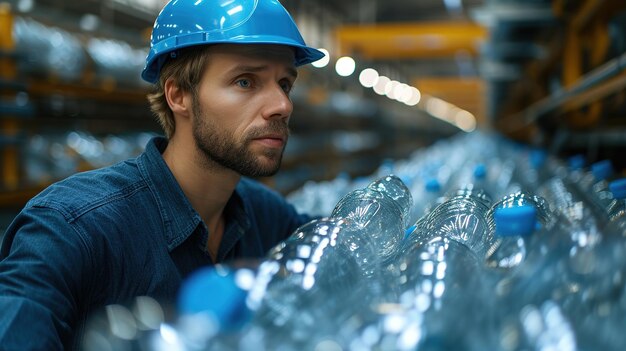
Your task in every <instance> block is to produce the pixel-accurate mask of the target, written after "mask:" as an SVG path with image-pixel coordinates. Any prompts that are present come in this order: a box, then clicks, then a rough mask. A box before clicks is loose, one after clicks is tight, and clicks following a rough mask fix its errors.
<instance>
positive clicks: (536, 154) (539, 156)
mask: <svg viewBox="0 0 626 351" xmlns="http://www.w3.org/2000/svg"><path fill="white" fill-rule="evenodd" d="M546 158H548V153H547V152H546V150H543V149H533V150H532V151H531V153H530V165H531V166H532V167H533V168H535V169H539V168H541V167H542V166H543V164H544V163H545V162H546Z"/></svg>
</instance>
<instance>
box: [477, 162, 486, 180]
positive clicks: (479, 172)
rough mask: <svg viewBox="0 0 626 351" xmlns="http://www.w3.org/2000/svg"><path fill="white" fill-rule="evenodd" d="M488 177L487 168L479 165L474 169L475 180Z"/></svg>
mask: <svg viewBox="0 0 626 351" xmlns="http://www.w3.org/2000/svg"><path fill="white" fill-rule="evenodd" d="M486 175H487V166H485V165H484V164H482V163H479V164H477V165H476V167H474V178H478V179H482V178H485V176H486Z"/></svg>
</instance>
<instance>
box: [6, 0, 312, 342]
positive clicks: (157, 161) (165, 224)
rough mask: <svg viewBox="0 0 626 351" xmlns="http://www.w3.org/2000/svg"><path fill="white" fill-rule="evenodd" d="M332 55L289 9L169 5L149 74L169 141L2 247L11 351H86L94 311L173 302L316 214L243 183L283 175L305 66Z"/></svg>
mask: <svg viewBox="0 0 626 351" xmlns="http://www.w3.org/2000/svg"><path fill="white" fill-rule="evenodd" d="M322 56H323V54H322V53H320V52H319V51H317V50H315V49H312V48H309V47H307V46H306V45H305V44H304V41H303V40H302V37H301V36H300V33H299V32H298V29H297V28H296V26H295V24H294V23H293V20H292V19H291V17H290V15H289V14H288V13H287V11H286V10H285V9H284V8H283V7H282V6H281V5H280V3H279V2H278V1H277V0H257V1H244V0H230V1H217V0H212V1H204V2H202V1H196V0H176V1H172V2H171V3H169V4H167V5H166V6H165V7H164V9H163V10H162V12H161V13H160V14H159V16H158V18H157V19H156V22H155V26H154V29H153V33H152V40H151V50H150V53H149V55H148V57H147V62H146V67H145V69H144V71H143V72H142V77H143V78H144V79H145V80H147V81H148V82H151V83H155V85H156V87H155V93H153V94H151V95H150V96H149V99H150V102H151V104H152V109H153V111H154V112H155V114H156V115H157V116H158V118H159V121H160V123H161V124H162V126H163V128H164V131H165V135H166V137H167V139H165V138H155V139H153V140H152V141H150V143H149V144H148V145H147V147H146V150H145V152H144V153H143V154H142V155H140V156H139V157H138V158H136V159H131V160H128V161H126V162H122V163H120V164H117V165H113V166H111V167H108V168H104V169H100V170H96V171H92V172H86V173H82V174H77V175H74V176H72V177H70V178H68V179H66V180H63V181H61V182H59V183H56V184H54V185H52V186H50V187H49V188H47V189H46V190H44V191H43V192H42V193H41V194H39V195H37V196H36V197H35V198H33V199H32V200H31V201H29V202H28V204H27V205H26V206H25V208H24V209H23V210H22V212H20V214H19V215H18V216H17V217H16V218H15V220H14V221H13V223H12V224H11V225H10V227H9V228H8V230H7V232H6V236H5V240H4V242H3V245H2V249H1V251H0V259H1V261H0V311H2V313H0V349H20V350H27V349H37V350H54V349H60V348H75V347H77V346H79V342H80V339H81V333H82V330H83V328H84V323H85V321H86V320H87V318H88V317H89V314H90V313H91V312H93V311H94V310H96V309H98V308H100V307H102V306H105V305H108V304H112V303H125V302H129V301H130V300H131V299H132V298H133V297H135V296H140V295H147V296H152V297H154V298H156V299H158V300H160V301H172V300H173V299H174V298H175V296H176V294H177V290H178V287H179V285H180V283H181V281H182V280H183V279H184V278H185V277H186V276H187V275H188V274H189V273H190V272H192V271H194V270H195V269H197V268H199V267H201V266H206V265H210V264H212V263H215V262H221V261H226V260H232V259H236V258H243V257H262V256H263V255H264V254H265V253H266V252H267V251H268V250H269V249H270V248H271V247H273V246H274V245H275V244H277V243H278V242H279V241H281V240H282V239H285V238H286V237H287V236H288V235H289V234H290V233H292V232H293V231H294V230H295V229H296V228H297V227H298V226H300V225H301V224H303V223H305V222H306V221H308V220H309V218H307V217H305V216H301V215H298V214H297V213H296V211H295V210H294V209H293V207H291V206H290V205H288V204H287V203H286V202H285V201H284V199H282V198H281V197H280V196H279V195H278V194H276V193H275V192H273V191H270V190H269V189H267V188H265V187H263V186H262V185H260V184H259V183H257V182H254V181H252V180H250V179H247V178H242V176H244V177H245V176H248V177H257V176H269V175H272V174H274V173H275V172H276V171H277V170H278V168H279V166H280V162H281V157H282V153H283V149H284V147H285V143H286V142H287V137H288V128H287V124H288V121H289V118H290V115H291V112H292V103H291V101H290V99H289V92H290V90H291V88H292V87H293V84H294V81H295V80H296V75H297V71H296V66H299V65H302V64H306V63H310V62H313V61H316V60H318V59H320V58H321V57H322Z"/></svg>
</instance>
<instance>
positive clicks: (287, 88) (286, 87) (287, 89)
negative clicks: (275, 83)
mask: <svg viewBox="0 0 626 351" xmlns="http://www.w3.org/2000/svg"><path fill="white" fill-rule="evenodd" d="M280 86H281V88H283V90H284V91H285V93H289V92H291V89H293V84H291V82H283V83H281V84H280Z"/></svg>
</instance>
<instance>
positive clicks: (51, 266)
mask: <svg viewBox="0 0 626 351" xmlns="http://www.w3.org/2000/svg"><path fill="white" fill-rule="evenodd" d="M84 237H85V236H84V235H81V233H79V232H77V229H76V228H75V227H74V226H72V225H71V224H69V223H68V222H67V221H66V220H65V218H64V216H63V215H62V214H61V213H60V212H58V211H56V210H54V209H50V208H44V207H30V208H27V209H25V210H24V211H22V212H21V213H20V214H19V215H18V216H17V217H16V218H15V220H14V221H13V223H12V224H11V225H10V226H9V228H8V229H7V232H6V236H5V239H4V243H3V245H2V249H1V251H0V260H1V261H0V311H2V313H0V345H1V346H2V347H1V348H2V349H9V350H13V349H19V350H35V349H36V350H57V349H62V348H68V347H70V346H71V342H72V338H73V336H74V335H73V333H74V332H75V330H74V329H75V328H76V327H77V325H76V323H77V321H78V319H79V311H81V310H82V308H81V307H80V306H81V301H79V300H80V299H81V298H84V293H85V292H86V291H85V290H86V289H85V282H84V281H83V277H86V276H88V275H85V272H89V271H90V270H91V267H93V265H92V262H91V255H90V253H89V252H88V251H89V250H88V249H87V245H86V243H85V242H84ZM93 273H94V272H92V275H93Z"/></svg>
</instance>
